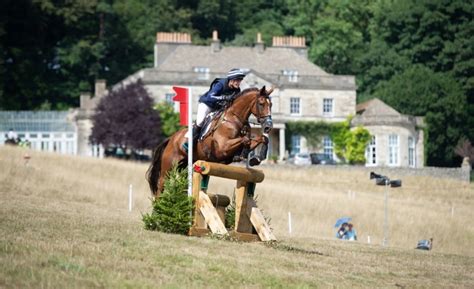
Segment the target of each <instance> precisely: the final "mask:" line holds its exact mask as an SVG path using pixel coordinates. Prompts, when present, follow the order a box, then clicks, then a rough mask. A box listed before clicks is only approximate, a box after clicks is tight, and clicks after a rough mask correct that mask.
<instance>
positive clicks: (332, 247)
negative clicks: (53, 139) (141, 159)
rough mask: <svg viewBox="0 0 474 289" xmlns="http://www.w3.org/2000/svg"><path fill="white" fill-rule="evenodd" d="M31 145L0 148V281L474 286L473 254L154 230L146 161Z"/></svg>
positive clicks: (17, 284) (29, 284) (37, 284)
mask: <svg viewBox="0 0 474 289" xmlns="http://www.w3.org/2000/svg"><path fill="white" fill-rule="evenodd" d="M23 154H24V151H20V150H15V149H11V148H0V169H1V170H0V196H1V198H0V230H1V235H0V288H223V287H229V288H327V287H335V288H354V287H355V288H357V287H372V288H398V287H407V288H412V287H425V288H462V287H464V288H473V287H474V257H473V256H472V255H465V254H453V253H440V252H436V251H430V252H426V251H419V250H413V248H402V247H389V248H383V247H381V246H379V245H374V244H372V245H369V244H364V243H362V242H343V241H338V240H333V239H330V238H314V237H311V238H309V237H303V236H301V237H291V238H290V237H288V236H282V235H278V234H277V238H279V239H280V240H281V241H280V242H279V243H278V244H273V245H268V246H266V245H264V244H261V243H240V242H232V241H226V240H219V239H216V238H194V237H186V236H180V235H171V234H164V233H160V232H150V231H146V230H144V229H143V228H142V227H143V223H142V221H141V212H148V210H149V209H150V203H149V200H148V197H149V193H148V190H147V188H146V183H145V182H144V179H143V175H144V172H145V170H146V165H141V164H132V163H125V162H119V161H111V160H95V159H88V158H84V159H82V158H72V157H65V156H57V155H53V154H40V153H33V152H30V154H32V159H31V161H30V163H29V165H28V166H25V165H24V162H23V158H22V156H23ZM129 183H133V184H134V192H135V193H136V196H135V199H134V201H135V205H134V210H133V211H132V212H131V213H130V212H128V209H127V199H126V196H127V190H128V184H129ZM259 202H260V203H262V202H263V200H260V201H259ZM271 217H272V219H273V220H275V219H276V218H275V216H271ZM280 230H281V229H280ZM471 244H472V243H471Z"/></svg>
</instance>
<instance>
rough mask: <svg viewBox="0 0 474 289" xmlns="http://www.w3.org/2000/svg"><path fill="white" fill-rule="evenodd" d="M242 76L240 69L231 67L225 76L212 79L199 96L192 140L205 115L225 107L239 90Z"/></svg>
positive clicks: (196, 135) (243, 74)
mask: <svg viewBox="0 0 474 289" xmlns="http://www.w3.org/2000/svg"><path fill="white" fill-rule="evenodd" d="M244 77H245V73H244V72H243V71H242V70H240V69H238V68H233V69H231V70H230V71H229V72H228V73H227V76H226V77H225V78H216V79H214V80H213V81H212V83H211V85H210V87H209V90H208V91H207V92H206V93H204V94H203V95H201V97H199V103H198V108H197V115H196V123H195V125H194V126H193V142H195V141H196V140H197V138H198V136H199V133H200V132H201V128H202V125H203V122H204V119H205V118H206V116H207V115H208V114H209V113H211V112H213V111H216V110H218V109H221V108H223V107H225V106H226V105H227V104H228V103H229V102H230V101H231V100H232V99H233V98H234V97H235V96H236V95H237V94H238V93H239V92H240V84H241V82H242V80H243V79H244Z"/></svg>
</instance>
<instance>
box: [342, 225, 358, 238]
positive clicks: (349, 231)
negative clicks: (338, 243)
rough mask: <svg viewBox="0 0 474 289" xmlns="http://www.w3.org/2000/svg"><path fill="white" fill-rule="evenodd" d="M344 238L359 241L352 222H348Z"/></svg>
mask: <svg viewBox="0 0 474 289" xmlns="http://www.w3.org/2000/svg"><path fill="white" fill-rule="evenodd" d="M344 240H349V241H357V233H356V230H355V229H354V228H353V225H352V224H348V226H347V230H346V232H345V233H344Z"/></svg>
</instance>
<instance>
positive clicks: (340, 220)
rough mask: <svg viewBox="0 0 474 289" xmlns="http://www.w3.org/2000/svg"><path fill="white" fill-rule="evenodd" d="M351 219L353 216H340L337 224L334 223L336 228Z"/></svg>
mask: <svg viewBox="0 0 474 289" xmlns="http://www.w3.org/2000/svg"><path fill="white" fill-rule="evenodd" d="M350 220H352V218H350V217H343V218H340V219H338V220H337V221H336V224H334V228H337V227H339V226H341V225H342V224H344V223H347V222H349V221H350Z"/></svg>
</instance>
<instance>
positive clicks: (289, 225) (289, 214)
mask: <svg viewBox="0 0 474 289" xmlns="http://www.w3.org/2000/svg"><path fill="white" fill-rule="evenodd" d="M288 233H289V234H290V235H291V233H292V230H291V212H288Z"/></svg>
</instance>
